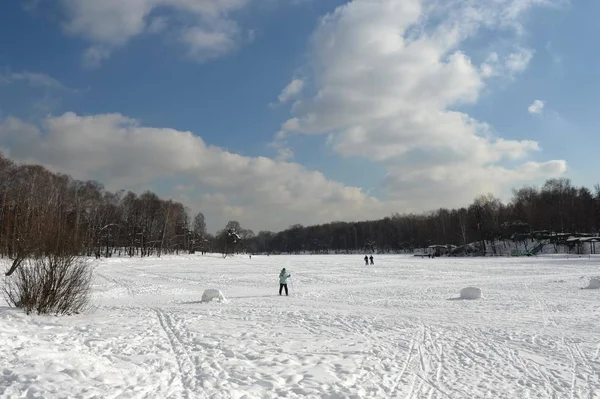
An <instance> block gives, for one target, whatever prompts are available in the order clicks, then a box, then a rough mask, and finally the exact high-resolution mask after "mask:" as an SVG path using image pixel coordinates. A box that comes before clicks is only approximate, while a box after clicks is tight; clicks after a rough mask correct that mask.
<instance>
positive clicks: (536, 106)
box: [527, 100, 546, 114]
mask: <svg viewBox="0 0 600 399" xmlns="http://www.w3.org/2000/svg"><path fill="white" fill-rule="evenodd" d="M545 106H546V103H545V102H544V101H542V100H535V101H534V102H533V104H531V105H530V106H529V108H527V110H528V111H529V113H530V114H541V113H542V112H543V111H544V107H545Z"/></svg>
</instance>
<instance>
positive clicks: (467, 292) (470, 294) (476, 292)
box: [460, 287, 481, 299]
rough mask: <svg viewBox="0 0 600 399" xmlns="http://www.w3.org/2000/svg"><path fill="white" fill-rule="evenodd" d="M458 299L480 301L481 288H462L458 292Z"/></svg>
mask: <svg viewBox="0 0 600 399" xmlns="http://www.w3.org/2000/svg"><path fill="white" fill-rule="evenodd" d="M460 299H481V288H477V287H466V288H463V289H462V290H460Z"/></svg>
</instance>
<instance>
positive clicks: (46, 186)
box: [0, 153, 600, 270]
mask: <svg viewBox="0 0 600 399" xmlns="http://www.w3.org/2000/svg"><path fill="white" fill-rule="evenodd" d="M0 196H1V198H0V255H1V256H4V257H9V258H10V259H13V261H14V262H13V268H11V270H13V269H14V267H16V266H18V264H19V262H20V261H22V260H23V259H27V258H32V257H39V256H46V255H49V254H58V255H60V254H65V255H85V256H96V257H110V256H113V255H118V256H150V255H154V256H161V255H162V254H165V253H169V254H173V253H174V254H179V253H182V252H184V253H194V252H196V251H200V252H209V251H210V252H220V253H222V254H223V255H224V256H227V255H228V254H233V253H240V252H243V253H331V252H334V253H346V252H347V253H350V252H357V251H366V252H374V251H378V252H402V251H412V250H414V249H415V248H423V247H427V246H429V245H432V244H452V245H465V244H468V243H470V242H473V241H479V240H481V241H483V242H485V241H494V240H498V239H515V240H521V239H524V238H526V237H530V236H532V235H533V234H541V233H540V232H546V234H551V233H565V232H569V233H592V234H595V233H597V232H598V231H600V186H599V185H596V186H595V187H594V191H591V190H590V189H588V188H586V187H575V186H573V185H572V183H571V181H570V180H568V179H551V180H548V181H546V183H545V184H544V185H543V186H542V187H539V188H538V187H532V186H530V187H524V188H521V189H518V190H514V192H513V196H512V198H511V199H510V201H508V202H507V203H503V202H501V201H500V200H499V199H498V198H496V197H494V196H492V195H483V196H480V197H478V198H476V199H475V200H474V202H473V203H472V204H471V205H469V206H468V207H463V208H459V209H445V208H441V209H438V210H436V211H433V212H428V213H422V214H401V213H394V214H392V215H391V216H390V217H386V218H383V219H380V220H372V221H362V222H351V223H350V222H332V223H327V224H321V225H314V226H307V227H305V226H302V225H298V224H297V225H293V226H290V227H289V228H288V229H285V230H284V231H280V232H270V231H261V232H259V233H258V234H254V232H253V231H252V230H249V229H244V228H242V226H241V225H240V223H238V222H237V221H230V222H229V223H227V225H226V226H225V227H224V228H223V229H222V230H220V231H218V232H217V233H216V234H214V235H212V234H209V233H208V232H207V230H206V222H205V218H204V215H203V214H202V213H198V214H196V215H194V217H191V215H190V211H189V209H187V208H186V207H185V206H184V205H183V204H181V203H179V202H175V201H172V200H163V199H161V198H159V197H158V196H157V195H156V194H154V193H152V192H150V191H147V192H144V193H143V194H140V195H138V194H136V193H133V192H130V191H129V192H126V191H118V192H114V193H113V192H110V191H107V190H105V189H104V187H103V186H102V184H100V183H98V182H96V181H79V180H75V179H73V178H71V177H70V176H68V175H65V174H60V173H54V172H51V171H49V170H48V169H46V168H44V167H42V166H39V165H26V164H24V165H20V164H15V163H13V162H12V161H10V160H9V159H7V158H6V157H4V156H3V155H2V154H1V153H0Z"/></svg>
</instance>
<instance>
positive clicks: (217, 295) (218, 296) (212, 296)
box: [202, 290, 225, 302]
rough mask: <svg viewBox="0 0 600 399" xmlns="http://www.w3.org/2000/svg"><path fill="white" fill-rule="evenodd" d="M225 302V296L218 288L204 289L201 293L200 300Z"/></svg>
mask: <svg viewBox="0 0 600 399" xmlns="http://www.w3.org/2000/svg"><path fill="white" fill-rule="evenodd" d="M212 301H219V302H225V296H224V295H223V293H222V292H221V291H220V290H206V291H204V293H203V294H202V302H212Z"/></svg>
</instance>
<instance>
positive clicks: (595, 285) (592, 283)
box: [585, 277, 600, 290]
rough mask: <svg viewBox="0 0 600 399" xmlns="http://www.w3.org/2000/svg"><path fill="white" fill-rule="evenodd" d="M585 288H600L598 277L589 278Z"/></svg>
mask: <svg viewBox="0 0 600 399" xmlns="http://www.w3.org/2000/svg"><path fill="white" fill-rule="evenodd" d="M585 288H586V289H588V290H597V289H600V277H593V278H590V281H589V282H588V286H587V287H585Z"/></svg>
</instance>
